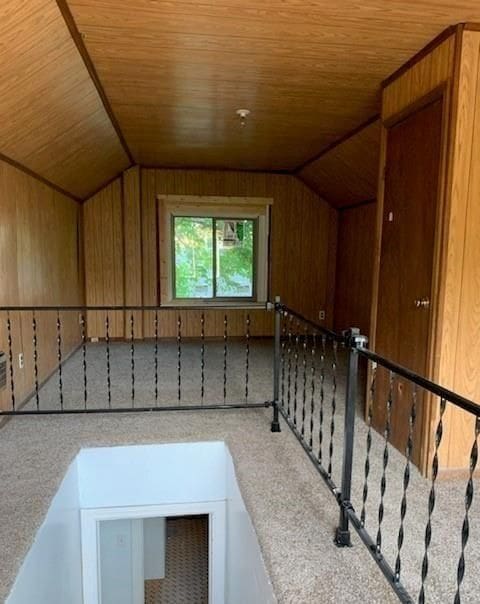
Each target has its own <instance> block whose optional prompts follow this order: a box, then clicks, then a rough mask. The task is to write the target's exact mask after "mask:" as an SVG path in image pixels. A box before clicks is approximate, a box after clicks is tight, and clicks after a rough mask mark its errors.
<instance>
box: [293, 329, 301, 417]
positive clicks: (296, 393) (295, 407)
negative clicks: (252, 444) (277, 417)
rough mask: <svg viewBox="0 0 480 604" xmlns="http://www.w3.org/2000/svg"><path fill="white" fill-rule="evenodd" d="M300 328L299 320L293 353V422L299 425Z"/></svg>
mask: <svg viewBox="0 0 480 604" xmlns="http://www.w3.org/2000/svg"><path fill="white" fill-rule="evenodd" d="M299 330H300V324H299V322H298V321H297V324H296V328H295V353H294V355H293V356H294V359H295V368H294V378H293V424H294V426H296V425H297V395H298V357H299V353H298V345H299V343H300V335H299Z"/></svg>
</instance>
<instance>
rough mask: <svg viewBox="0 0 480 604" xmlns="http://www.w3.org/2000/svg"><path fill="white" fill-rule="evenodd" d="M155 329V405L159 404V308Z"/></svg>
mask: <svg viewBox="0 0 480 604" xmlns="http://www.w3.org/2000/svg"><path fill="white" fill-rule="evenodd" d="M153 323H154V325H153V329H154V336H155V346H154V350H153V356H154V358H153V365H154V374H155V375H154V386H155V406H156V407H157V406H158V309H155V317H154V321H153Z"/></svg>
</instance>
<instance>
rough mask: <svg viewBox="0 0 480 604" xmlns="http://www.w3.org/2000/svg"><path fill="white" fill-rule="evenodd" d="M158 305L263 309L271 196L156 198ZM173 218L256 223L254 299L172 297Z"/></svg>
mask: <svg viewBox="0 0 480 604" xmlns="http://www.w3.org/2000/svg"><path fill="white" fill-rule="evenodd" d="M157 200H158V210H157V215H158V233H159V250H158V251H159V273H160V304H161V305H162V306H200V305H208V306H212V307H215V306H232V308H243V307H248V308H250V307H252V306H253V307H255V306H256V307H260V308H263V307H264V306H265V302H266V301H267V299H268V268H269V267H268V261H269V249H268V243H269V231H270V217H269V208H270V206H271V205H272V204H273V199H272V198H270V197H227V196H225V197H220V196H211V195H158V196H157ZM172 216H215V217H216V218H250V219H254V220H257V221H258V239H257V264H256V267H255V268H256V271H255V272H256V299H255V300H253V301H251V302H250V301H247V302H246V301H245V300H238V301H235V300H229V301H222V300H212V299H211V298H205V299H202V298H196V299H194V300H182V299H175V298H173V295H172V294H173V274H172V273H173V271H172V231H171V221H172Z"/></svg>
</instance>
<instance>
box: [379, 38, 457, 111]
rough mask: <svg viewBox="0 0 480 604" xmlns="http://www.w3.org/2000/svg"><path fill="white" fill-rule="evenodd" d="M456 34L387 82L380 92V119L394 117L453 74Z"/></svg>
mask: <svg viewBox="0 0 480 604" xmlns="http://www.w3.org/2000/svg"><path fill="white" fill-rule="evenodd" d="M454 62H455V35H451V36H450V37H449V38H447V39H446V40H445V41H443V42H442V43H441V44H440V45H439V46H437V47H436V48H434V49H433V50H432V51H431V52H430V53H429V54H427V55H426V56H425V57H424V58H423V59H421V60H420V61H419V62H418V63H416V64H415V65H413V67H412V68H411V69H409V70H408V71H406V72H405V73H403V74H402V75H401V76H400V77H399V78H397V79H396V80H395V81H393V82H392V83H391V84H389V86H387V87H386V88H385V90H384V92H383V100H382V120H383V121H384V122H386V121H388V120H391V119H392V118H395V116H397V115H399V114H401V113H402V111H404V110H405V109H407V108H408V107H409V106H411V105H413V104H414V103H415V102H416V101H418V100H419V99H421V98H422V97H425V96H427V95H428V93H430V92H431V91H432V90H435V89H436V88H438V87H439V86H441V85H443V84H445V82H447V81H448V80H450V79H451V78H452V77H453V70H454Z"/></svg>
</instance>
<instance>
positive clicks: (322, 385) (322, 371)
mask: <svg viewBox="0 0 480 604" xmlns="http://www.w3.org/2000/svg"><path fill="white" fill-rule="evenodd" d="M326 347H327V338H326V336H325V335H324V334H323V335H322V351H321V353H320V410H319V416H318V422H319V425H318V463H319V464H320V465H322V463H323V415H324V414H323V406H324V403H325V356H326V352H327V351H326Z"/></svg>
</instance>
